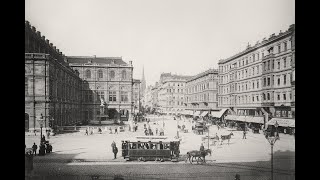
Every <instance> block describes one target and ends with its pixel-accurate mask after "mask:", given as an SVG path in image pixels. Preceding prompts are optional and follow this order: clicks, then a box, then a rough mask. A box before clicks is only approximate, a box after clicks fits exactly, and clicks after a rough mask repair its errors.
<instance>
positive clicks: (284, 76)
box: [283, 75, 287, 85]
mask: <svg viewBox="0 0 320 180" xmlns="http://www.w3.org/2000/svg"><path fill="white" fill-rule="evenodd" d="M286 80H287V76H286V75H283V84H284V85H285V84H286V83H287V81H286Z"/></svg>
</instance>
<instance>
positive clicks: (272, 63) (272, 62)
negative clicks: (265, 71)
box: [271, 60, 274, 69]
mask: <svg viewBox="0 0 320 180" xmlns="http://www.w3.org/2000/svg"><path fill="white" fill-rule="evenodd" d="M271 65H272V69H274V60H272V61H271Z"/></svg>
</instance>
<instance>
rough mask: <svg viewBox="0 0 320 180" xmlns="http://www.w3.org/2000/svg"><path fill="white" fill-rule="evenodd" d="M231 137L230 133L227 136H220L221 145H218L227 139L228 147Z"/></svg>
mask: <svg viewBox="0 0 320 180" xmlns="http://www.w3.org/2000/svg"><path fill="white" fill-rule="evenodd" d="M231 136H233V133H232V132H231V133H230V134H229V135H221V143H220V145H221V144H222V142H223V140H226V139H228V145H229V142H230V139H231Z"/></svg>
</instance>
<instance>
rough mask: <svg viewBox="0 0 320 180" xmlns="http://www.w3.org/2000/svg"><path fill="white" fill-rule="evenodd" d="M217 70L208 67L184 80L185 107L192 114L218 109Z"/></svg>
mask: <svg viewBox="0 0 320 180" xmlns="http://www.w3.org/2000/svg"><path fill="white" fill-rule="evenodd" d="M218 80H219V79H218V70H217V69H209V70H207V71H204V72H202V73H199V74H197V75H195V76H193V77H192V78H190V79H188V80H187V81H186V86H185V105H186V106H185V109H186V110H191V111H192V112H193V113H194V114H198V115H200V114H204V113H206V114H208V113H209V114H210V111H211V110H218Z"/></svg>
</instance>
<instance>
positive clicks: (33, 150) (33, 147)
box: [32, 142, 38, 156]
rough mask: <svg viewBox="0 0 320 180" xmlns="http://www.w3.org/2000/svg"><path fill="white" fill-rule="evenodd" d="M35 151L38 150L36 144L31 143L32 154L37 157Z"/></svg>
mask: <svg viewBox="0 0 320 180" xmlns="http://www.w3.org/2000/svg"><path fill="white" fill-rule="evenodd" d="M37 149H38V146H37V145H36V143H35V142H34V143H33V146H32V153H33V154H34V155H35V156H36V155H37Z"/></svg>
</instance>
